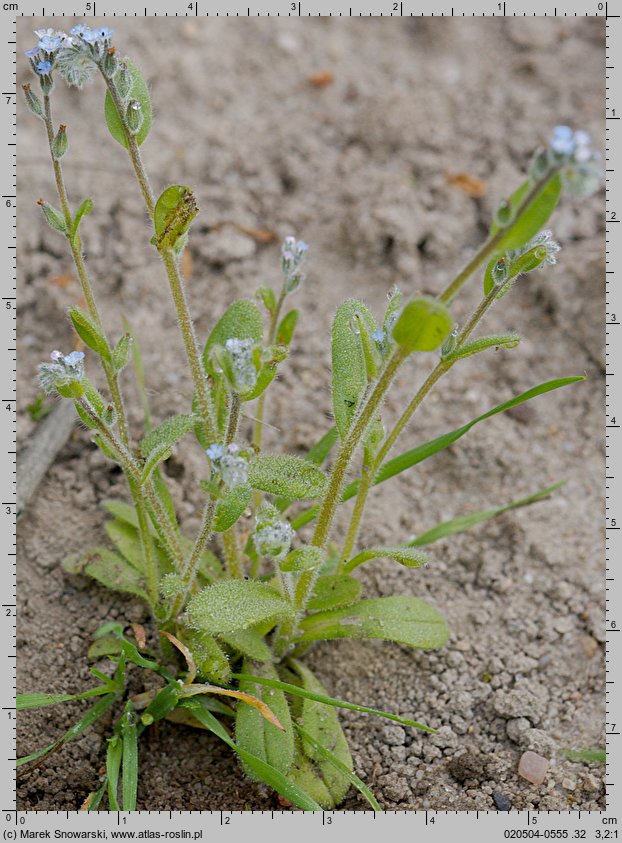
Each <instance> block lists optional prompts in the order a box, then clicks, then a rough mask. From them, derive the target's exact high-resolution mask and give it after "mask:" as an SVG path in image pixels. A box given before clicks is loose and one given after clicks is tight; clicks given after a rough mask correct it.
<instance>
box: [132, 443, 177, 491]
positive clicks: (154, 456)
mask: <svg viewBox="0 0 622 843" xmlns="http://www.w3.org/2000/svg"><path fill="white" fill-rule="evenodd" d="M172 453H173V448H172V446H171V445H167V444H166V443H164V442H162V443H161V444H159V445H156V446H155V447H154V448H153V450H152V451H151V453H150V454H149V456H148V457H147V459H146V460H145V464H144V466H143V470H142V473H141V475H140V480H139V481H138V482H139V484H140V485H141V486H144V485H145V483H146V482H147V480H149V478H150V477H151V475H152V474H153V472H154V470H155V469H156V468H157V467H158V465H159V464H160V463H161V462H164V460H167V459H168V458H169V457H170V456H171V454H172Z"/></svg>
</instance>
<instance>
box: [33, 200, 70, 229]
mask: <svg viewBox="0 0 622 843" xmlns="http://www.w3.org/2000/svg"><path fill="white" fill-rule="evenodd" d="M37 205H39V206H40V207H41V210H42V211H43V216H44V217H45V219H46V221H47V223H48V225H49V226H50V228H53V229H54V231H60V232H61V234H67V223H66V222H65V217H64V216H63V215H62V214H61V212H60V211H57V210H56V208H55V207H54V206H53V205H50V203H49V202H46V201H45V199H39V200H38V201H37Z"/></svg>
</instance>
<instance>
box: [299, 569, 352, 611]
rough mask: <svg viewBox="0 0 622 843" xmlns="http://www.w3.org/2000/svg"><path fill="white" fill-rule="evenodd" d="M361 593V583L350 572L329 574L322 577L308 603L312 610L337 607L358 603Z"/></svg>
mask: <svg viewBox="0 0 622 843" xmlns="http://www.w3.org/2000/svg"><path fill="white" fill-rule="evenodd" d="M360 594H361V584H360V582H359V581H358V580H355V579H354V577H350V576H348V574H327V575H325V576H323V577H320V578H319V579H318V581H317V582H316V584H315V588H314V589H313V597H311V599H310V600H309V602H308V603H307V609H309V611H311V612H316V611H325V610H327V609H337V608H339V607H340V606H350V605H352V603H356V601H357V600H358V599H359V596H360Z"/></svg>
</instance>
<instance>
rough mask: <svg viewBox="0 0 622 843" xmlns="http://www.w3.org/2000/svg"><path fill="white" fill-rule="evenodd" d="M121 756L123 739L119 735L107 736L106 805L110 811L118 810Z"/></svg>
mask: <svg viewBox="0 0 622 843" xmlns="http://www.w3.org/2000/svg"><path fill="white" fill-rule="evenodd" d="M122 758H123V741H122V740H121V738H120V737H119V735H113V737H111V738H108V747H107V750H106V775H107V776H108V807H109V808H110V810H111V811H120V810H121V808H120V806H119V772H120V770H121V759H122Z"/></svg>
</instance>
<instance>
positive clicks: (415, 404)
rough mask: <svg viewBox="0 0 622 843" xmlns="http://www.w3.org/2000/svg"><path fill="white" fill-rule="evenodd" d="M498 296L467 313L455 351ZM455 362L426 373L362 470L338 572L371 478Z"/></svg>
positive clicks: (354, 533)
mask: <svg viewBox="0 0 622 843" xmlns="http://www.w3.org/2000/svg"><path fill="white" fill-rule="evenodd" d="M498 293H499V289H498V288H493V290H491V292H490V293H489V294H488V295H487V296H485V297H484V298H483V299H482V300H481V301H480V303H479V305H478V306H477V308H476V309H475V310H474V311H473V313H472V314H471V317H470V318H469V321H468V322H467V323H466V325H465V326H464V328H463V329H462V331H461V332H460V334H459V335H458V337H457V339H456V348H460V346H461V345H463V344H464V343H465V342H466V340H467V339H468V337H469V336H470V335H471V333H472V332H473V330H474V328H475V327H476V326H477V324H478V323H479V322H480V320H481V319H482V317H483V316H484V314H485V313H486V311H487V310H488V309H489V308H490V306H491V305H492V303H493V302H494V300H495V299H496V297H497V295H498ZM455 362H456V361H453V362H452V363H447V362H445V361H443V360H441V361H440V362H439V363H437V365H436V366H435V368H434V369H433V370H432V371H431V372H430V374H429V375H428V377H427V378H426V380H425V381H424V383H423V385H422V386H421V388H420V389H419V390H418V391H417V392H416V393H415V395H414V397H413V399H412V401H411V402H410V403H409V404H408V406H407V407H406V409H405V410H404V412H403V413H402V415H401V416H400V417H399V419H398V420H397V422H396V423H395V426H394V427H393V429H392V430H391V432H390V433H389V435H388V436H387V437H386V439H385V440H384V442H383V443H382V446H381V448H380V450H379V451H378V453H377V454H376V457H375V459H374V462H373V465H372V467H371V468H370V469H369V470H367V471H365V470H364V472H363V476H362V477H361V481H360V484H359V488H358V492H357V495H356V501H355V504H354V509H353V511H352V516H351V519H350V525H349V527H348V534H347V538H346V543H345V545H344V549H343V552H342V554H341V560H340V563H339V570H344V568H343V565H344V563H345V562H346V561H347V560H348V558H349V557H350V555H351V554H352V551H353V550H354V546H355V543H356V537H357V535H358V530H359V526H360V523H361V519H362V517H363V513H364V511H365V505H366V503H367V498H368V495H369V492H370V491H371V488H372V485H373V480H374V477H375V476H376V474H377V473H378V471H379V469H380V467H381V465H382V463H383V462H384V460H385V458H386V457H387V455H388V453H389V452H390V450H391V448H392V447H393V446H394V445H395V443H396V441H397V440H398V438H399V437H400V435H401V433H402V431H403V430H404V428H405V427H406V425H407V424H408V423H409V421H410V420H411V418H412V417H413V415H414V413H415V412H416V410H417V409H418V408H419V407H420V406H421V404H422V403H423V401H424V399H425V398H426V397H427V395H428V394H429V393H430V390H431V389H432V388H433V386H434V385H435V384H436V383H437V381H438V380H440V378H441V377H442V376H443V375H444V374H445V373H446V372H448V371H449V370H450V369H451V367H452V366H453V365H454V363H455Z"/></svg>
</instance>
